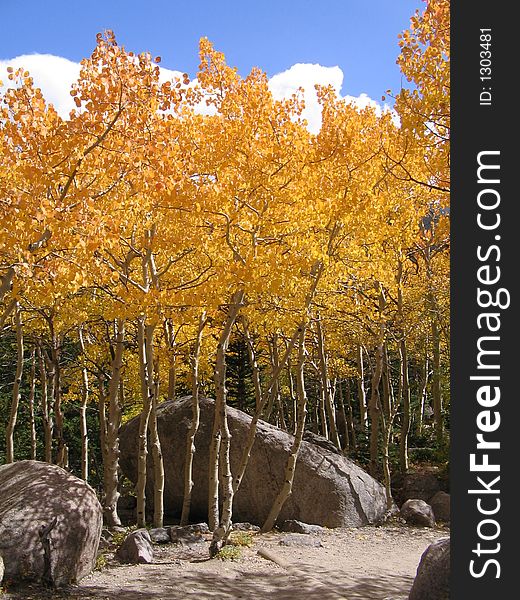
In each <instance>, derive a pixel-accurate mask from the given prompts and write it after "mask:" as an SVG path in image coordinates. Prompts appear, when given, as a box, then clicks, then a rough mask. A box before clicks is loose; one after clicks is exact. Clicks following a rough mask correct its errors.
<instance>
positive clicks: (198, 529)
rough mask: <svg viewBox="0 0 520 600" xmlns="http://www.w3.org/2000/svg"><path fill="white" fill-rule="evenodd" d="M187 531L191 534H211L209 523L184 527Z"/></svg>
mask: <svg viewBox="0 0 520 600" xmlns="http://www.w3.org/2000/svg"><path fill="white" fill-rule="evenodd" d="M183 527H184V529H186V531H191V533H209V532H210V531H209V526H208V524H207V523H194V524H193V525H183Z"/></svg>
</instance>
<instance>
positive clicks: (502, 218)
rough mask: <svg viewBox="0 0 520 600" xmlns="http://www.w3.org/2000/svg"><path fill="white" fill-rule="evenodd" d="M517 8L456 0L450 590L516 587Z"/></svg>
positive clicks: (505, 593) (462, 598)
mask: <svg viewBox="0 0 520 600" xmlns="http://www.w3.org/2000/svg"><path fill="white" fill-rule="evenodd" d="M515 12H516V3H514V2H513V3H499V2H482V1H472V2H460V1H459V2H457V1H456V0H452V4H451V86H452V96H451V98H452V99H451V114H452V117H453V121H452V131H451V160H452V162H451V167H452V188H451V190H452V195H451V217H452V245H451V259H452V272H451V303H452V304H451V305H452V315H451V352H452V355H451V356H452V368H451V374H452V393H451V428H452V445H451V449H452V454H451V469H452V471H451V473H452V477H451V492H452V529H451V553H452V554H451V557H452V569H451V577H452V581H451V598H452V599H453V600H467V599H471V600H480V599H486V600H488V599H493V600H501V599H502V598H504V599H505V598H512V597H514V596H515V595H516V594H517V593H518V592H514V590H515V588H516V587H517V586H516V585H515V583H516V580H517V576H518V566H517V562H518V543H519V541H518V535H519V530H520V528H519V526H518V517H517V515H516V512H517V510H516V506H517V504H518V502H517V500H516V493H515V489H514V487H516V486H515V483H516V481H517V480H518V477H519V468H518V463H519V461H520V455H519V450H518V448H519V445H520V425H519V423H520V413H519V406H520V397H519V391H518V388H519V383H518V375H520V368H519V366H518V343H517V344H515V338H518V335H519V333H520V327H519V320H518V312H517V311H518V310H519V309H518V301H517V296H516V294H515V293H514V291H513V289H512V288H513V278H514V277H515V275H516V277H518V273H519V263H520V250H519V246H520V243H519V242H520V235H518V233H517V234H516V235H515V231H516V230H517V229H518V221H519V217H518V211H517V210H516V205H517V204H519V202H518V191H513V184H512V182H513V178H514V177H515V176H518V173H519V168H518V166H517V167H516V168H513V159H514V157H515V155H516V154H517V153H518V151H517V149H516V148H515V144H514V142H515V138H516V136H517V135H518V118H517V116H516V114H517V107H516V106H515V104H516V102H515V100H516V98H515V94H514V92H513V89H515V88H516V85H517V80H518V78H519V70H518V67H517V65H516V64H515V61H516V60H517V58H516V54H517V52H515V42H514V40H515V38H517V32H516V31H515V30H514V29H516V28H517V20H516V18H515ZM515 375H516V377H515ZM514 380H516V381H515V383H516V385H513V381H514ZM513 511H514V512H513ZM511 590H513V591H511Z"/></svg>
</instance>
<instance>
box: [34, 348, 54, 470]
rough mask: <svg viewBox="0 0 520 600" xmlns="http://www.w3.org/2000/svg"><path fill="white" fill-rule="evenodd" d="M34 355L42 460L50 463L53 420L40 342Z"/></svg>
mask: <svg viewBox="0 0 520 600" xmlns="http://www.w3.org/2000/svg"><path fill="white" fill-rule="evenodd" d="M36 353H37V354H38V367H39V371H40V387H41V391H40V406H41V410H42V421H43V436H44V460H45V462H48V463H51V462H52V430H53V420H52V414H51V407H50V405H49V393H48V378H47V367H46V365H45V357H44V355H43V349H42V346H41V343H40V342H38V343H37V346H36Z"/></svg>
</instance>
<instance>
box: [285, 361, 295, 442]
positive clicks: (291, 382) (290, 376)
mask: <svg viewBox="0 0 520 600" xmlns="http://www.w3.org/2000/svg"><path fill="white" fill-rule="evenodd" d="M287 379H288V381H289V394H290V396H291V407H292V408H291V428H290V432H291V433H292V435H294V434H295V433H296V423H297V418H298V416H297V415H298V408H297V406H298V398H297V396H296V392H295V391H294V378H293V373H292V365H291V361H290V359H289V360H288V361H287Z"/></svg>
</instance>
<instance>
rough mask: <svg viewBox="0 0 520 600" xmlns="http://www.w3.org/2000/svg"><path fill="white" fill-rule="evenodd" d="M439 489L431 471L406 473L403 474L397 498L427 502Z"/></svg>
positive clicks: (403, 500)
mask: <svg viewBox="0 0 520 600" xmlns="http://www.w3.org/2000/svg"><path fill="white" fill-rule="evenodd" d="M439 490H440V483H439V480H438V479H437V477H435V475H434V474H433V473H428V472H425V473H422V472H421V473H407V474H406V475H405V476H404V479H403V482H402V485H401V490H400V493H399V499H400V501H401V502H406V500H411V499H419V500H424V501H425V502H428V500H430V498H432V497H433V496H434V495H435V494H436V493H437V492H438V491H439Z"/></svg>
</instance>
